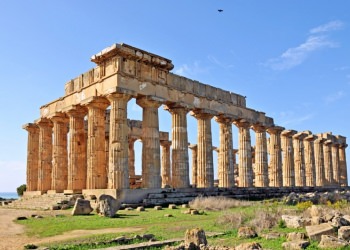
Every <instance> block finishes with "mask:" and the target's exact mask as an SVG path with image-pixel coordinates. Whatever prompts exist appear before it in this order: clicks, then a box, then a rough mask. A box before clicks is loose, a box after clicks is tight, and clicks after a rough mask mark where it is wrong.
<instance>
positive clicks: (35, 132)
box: [23, 123, 39, 191]
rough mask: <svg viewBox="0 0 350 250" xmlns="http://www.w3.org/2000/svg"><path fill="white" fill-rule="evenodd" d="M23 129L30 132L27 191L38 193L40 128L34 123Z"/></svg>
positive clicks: (26, 125)
mask: <svg viewBox="0 0 350 250" xmlns="http://www.w3.org/2000/svg"><path fill="white" fill-rule="evenodd" d="M23 129H25V130H27V131H28V142H27V191H36V190H37V188H38V162H39V127H38V126H37V125H35V124H33V123H27V124H25V125H24V126H23Z"/></svg>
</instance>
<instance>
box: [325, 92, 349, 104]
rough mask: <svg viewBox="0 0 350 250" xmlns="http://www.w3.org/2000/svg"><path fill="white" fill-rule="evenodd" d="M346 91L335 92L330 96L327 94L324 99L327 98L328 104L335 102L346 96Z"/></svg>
mask: <svg viewBox="0 0 350 250" xmlns="http://www.w3.org/2000/svg"><path fill="white" fill-rule="evenodd" d="M345 95H346V94H345V92H344V91H342V90H340V91H338V92H337V93H334V94H330V95H329V96H327V97H326V98H325V99H324V100H325V103H326V104H327V105H328V104H331V103H333V102H336V101H338V100H340V99H341V98H343V97H344V96H345Z"/></svg>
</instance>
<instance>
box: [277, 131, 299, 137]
mask: <svg viewBox="0 0 350 250" xmlns="http://www.w3.org/2000/svg"><path fill="white" fill-rule="evenodd" d="M296 133H298V132H297V131H296V130H283V131H282V132H281V136H285V137H293V135H295V134H296Z"/></svg>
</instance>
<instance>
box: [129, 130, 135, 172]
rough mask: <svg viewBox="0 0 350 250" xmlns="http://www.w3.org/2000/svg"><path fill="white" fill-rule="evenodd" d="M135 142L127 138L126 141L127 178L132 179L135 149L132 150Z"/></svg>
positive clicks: (133, 139)
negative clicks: (127, 144)
mask: <svg viewBox="0 0 350 250" xmlns="http://www.w3.org/2000/svg"><path fill="white" fill-rule="evenodd" d="M135 141H136V138H130V137H129V139H128V142H129V150H128V156H129V157H128V159H129V163H128V166H129V176H130V177H132V178H133V177H135V149H134V146H135Z"/></svg>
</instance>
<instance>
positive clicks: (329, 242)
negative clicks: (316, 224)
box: [318, 235, 349, 249]
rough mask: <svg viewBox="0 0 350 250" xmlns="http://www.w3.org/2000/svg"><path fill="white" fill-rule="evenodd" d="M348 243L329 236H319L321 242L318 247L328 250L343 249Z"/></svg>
mask: <svg viewBox="0 0 350 250" xmlns="http://www.w3.org/2000/svg"><path fill="white" fill-rule="evenodd" d="M348 245H349V243H348V242H347V241H345V240H341V239H338V238H336V237H334V236H330V235H322V236H321V242H320V244H319V245H318V247H319V248H328V249H334V248H338V247H345V246H348Z"/></svg>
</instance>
